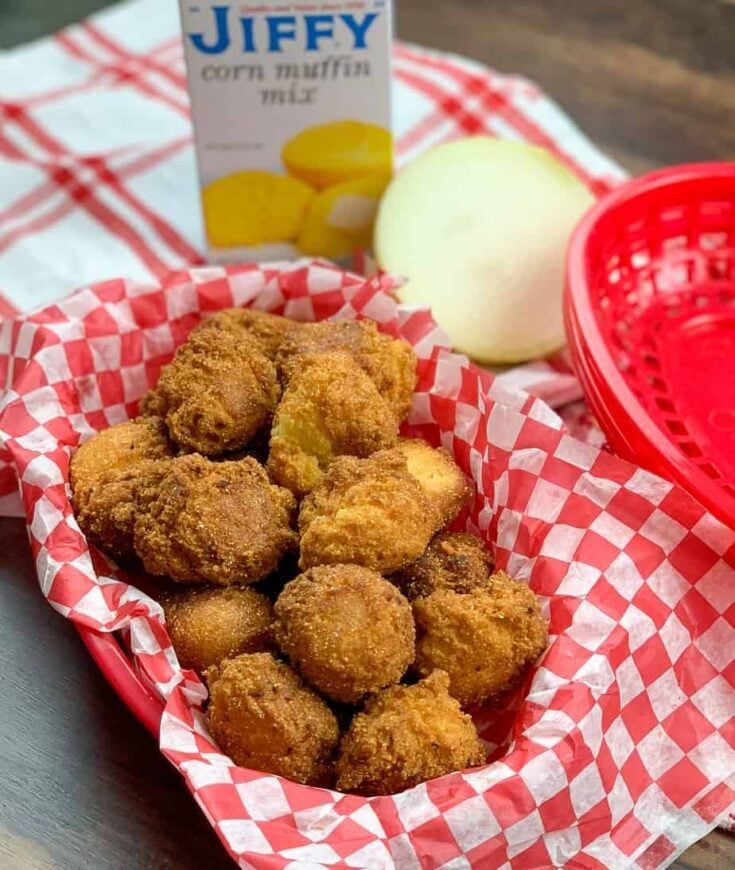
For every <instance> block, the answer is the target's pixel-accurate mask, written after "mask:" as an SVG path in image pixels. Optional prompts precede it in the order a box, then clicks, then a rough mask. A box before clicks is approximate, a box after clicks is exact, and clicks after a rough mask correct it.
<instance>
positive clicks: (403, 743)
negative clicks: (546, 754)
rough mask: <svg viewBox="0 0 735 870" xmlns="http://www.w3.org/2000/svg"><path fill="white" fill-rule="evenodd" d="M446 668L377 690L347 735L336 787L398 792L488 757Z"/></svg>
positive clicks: (362, 791) (366, 792) (361, 791)
mask: <svg viewBox="0 0 735 870" xmlns="http://www.w3.org/2000/svg"><path fill="white" fill-rule="evenodd" d="M448 684H449V680H448V678H447V675H446V674H444V673H442V672H441V671H434V673H433V674H432V675H431V676H430V677H427V678H426V679H424V680H421V682H419V683H416V685H414V686H392V687H391V688H389V689H385V691H383V692H381V693H380V694H378V695H375V696H374V697H373V698H371V699H370V700H369V701H368V703H367V704H366V705H365V711H364V712H363V713H358V714H357V715H356V716H355V718H354V719H353V720H352V724H351V725H350V727H349V729H348V730H347V732H346V733H345V735H344V737H343V738H342V743H341V745H340V754H339V756H338V758H337V764H336V771H337V788H338V789H339V790H340V791H349V792H354V793H356V794H361V795H379V794H394V793H395V792H399V791H403V790H404V789H408V788H413V786H415V785H418V784H419V783H420V782H425V781H426V780H427V779H434V778H435V777H437V776H443V775H444V774H445V773H451V772H452V771H454V770H461V769H463V768H465V767H471V766H472V765H475V764H481V763H482V762H483V761H484V760H485V751H484V749H483V747H482V744H481V742H480V740H479V738H478V736H477V731H476V729H475V725H474V723H473V721H472V719H471V718H470V717H469V716H468V715H467V714H466V713H463V712H462V711H461V710H460V707H459V704H458V703H457V701H456V700H455V699H454V698H452V697H451V696H450V695H449V693H448V692H447V686H448Z"/></svg>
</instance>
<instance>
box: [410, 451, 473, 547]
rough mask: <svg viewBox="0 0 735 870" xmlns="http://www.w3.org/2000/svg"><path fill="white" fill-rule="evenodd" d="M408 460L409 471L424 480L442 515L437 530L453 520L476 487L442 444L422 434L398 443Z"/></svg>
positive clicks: (422, 483) (434, 503) (431, 498)
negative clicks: (420, 436)
mask: <svg viewBox="0 0 735 870" xmlns="http://www.w3.org/2000/svg"><path fill="white" fill-rule="evenodd" d="M397 449H398V450H400V451H401V453H403V455H404V456H405V457H406V461H407V462H408V470H409V472H410V473H411V474H412V475H413V476H414V477H415V478H416V480H418V482H419V483H420V484H421V488H422V489H423V491H424V493H425V494H426V497H427V498H428V500H429V501H430V502H431V504H432V505H433V506H434V507H435V508H436V511H437V514H438V516H439V519H438V525H437V527H436V529H435V530H434V531H439V529H442V528H444V526H446V525H448V524H449V523H451V522H452V520H453V519H454V518H455V517H456V516H457V514H459V512H460V511H461V510H462V508H463V507H465V505H466V504H467V503H468V502H469V501H470V499H471V498H472V487H471V486H470V482H469V481H468V480H467V478H466V477H465V476H464V472H463V471H462V469H461V468H460V467H459V466H458V465H457V463H456V462H455V461H454V460H453V459H452V457H451V456H450V455H449V453H448V452H447V451H446V450H444V449H443V448H441V447H438V448H435V447H432V446H431V445H430V444H427V443H426V442H425V441H422V440H421V439H420V438H402V439H401V440H400V442H399V444H398V447H397Z"/></svg>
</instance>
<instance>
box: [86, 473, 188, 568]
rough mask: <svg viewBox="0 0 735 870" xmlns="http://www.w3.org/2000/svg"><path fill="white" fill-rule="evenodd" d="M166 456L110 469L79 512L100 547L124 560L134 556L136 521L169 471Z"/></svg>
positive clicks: (88, 534)
mask: <svg viewBox="0 0 735 870" xmlns="http://www.w3.org/2000/svg"><path fill="white" fill-rule="evenodd" d="M170 461H172V460H167V459H144V460H142V461H141V462H139V463H138V464H137V465H134V466H133V467H132V468H130V469H129V470H127V471H122V472H119V473H114V472H108V474H107V475H105V476H104V477H102V479H101V480H100V482H99V484H98V485H97V486H95V487H94V489H93V490H92V491H91V492H90V494H89V496H88V498H87V500H86V502H85V504H84V507H82V508H80V510H79V511H78V512H77V520H78V521H79V526H80V528H81V529H82V530H83V531H84V533H85V534H86V535H87V537H88V538H89V539H90V540H91V541H92V542H93V543H95V544H96V545H97V546H98V547H99V548H100V549H101V550H104V552H106V553H108V554H109V555H110V556H112V557H113V558H115V559H118V560H120V561H125V560H128V559H131V558H133V557H134V556H135V523H136V520H137V518H138V516H140V514H141V513H142V512H143V511H144V510H145V509H146V506H147V505H148V504H149V503H150V501H151V500H152V498H153V497H154V496H155V493H156V491H157V488H158V486H159V485H160V483H161V481H162V480H163V478H164V477H165V475H166V473H167V471H168V463H169V462H170Z"/></svg>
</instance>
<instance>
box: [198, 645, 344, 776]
mask: <svg viewBox="0 0 735 870" xmlns="http://www.w3.org/2000/svg"><path fill="white" fill-rule="evenodd" d="M206 677H207V683H208V684H209V696H210V703H209V709H208V712H207V718H208V722H209V729H210V731H211V733H212V737H214V739H215V741H216V742H217V744H218V745H219V747H220V748H221V749H222V751H223V752H225V753H226V754H227V755H229V756H230V758H232V760H233V761H234V762H235V764H238V765H240V766H241V767H249V768H251V769H252V770H261V771H264V772H265V773H275V774H277V775H278V776H285V777H287V778H288V779H292V780H294V781H295V782H300V783H304V784H305V785H326V784H328V781H329V777H330V774H331V758H332V755H333V753H334V751H335V749H336V747H337V743H338V741H339V727H338V725H337V720H336V718H335V716H334V713H332V711H331V710H330V709H329V707H328V706H327V705H326V703H325V702H324V701H323V700H322V699H321V698H320V697H319V696H318V695H317V694H316V692H314V691H312V690H311V689H310V688H309V687H308V686H306V685H304V683H303V681H302V680H301V678H300V677H299V676H298V674H296V673H295V672H294V671H292V670H291V668H289V666H288V665H285V664H283V662H279V661H277V660H276V659H275V658H273V656H272V655H271V654H270V653H253V654H247V653H245V654H244V655H240V656H237V658H234V659H225V661H223V662H222V664H220V665H215V666H214V667H211V668H209V669H208V670H207V673H206Z"/></svg>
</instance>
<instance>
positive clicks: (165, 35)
mask: <svg viewBox="0 0 735 870" xmlns="http://www.w3.org/2000/svg"><path fill="white" fill-rule="evenodd" d="M394 62H395V63H394V101H393V102H394V116H395V117H394V127H395V133H396V143H397V154H398V162H399V165H400V164H404V163H405V162H407V161H409V160H411V158H412V157H415V156H416V155H417V154H418V153H419V152H420V151H422V150H424V149H425V148H427V147H430V146H432V145H435V144H437V143H439V142H443V141H446V140H448V139H452V138H457V137H460V136H467V135H473V134H478V133H489V134H492V135H496V136H501V137H504V138H511V139H524V140H527V141H530V142H534V143H536V144H539V145H542V146H544V147H546V148H548V149H550V150H551V151H553V152H554V153H555V154H556V155H557V156H559V157H560V158H561V159H562V160H564V161H565V162H566V163H567V164H569V165H570V166H571V167H572V168H573V169H574V171H575V172H576V173H577V174H578V175H579V176H580V177H581V178H583V179H584V180H585V181H586V182H587V183H588V184H589V186H590V187H591V188H592V190H594V191H595V192H597V193H602V192H604V191H606V190H607V189H608V188H609V187H610V186H611V185H612V184H614V183H615V182H616V181H619V180H620V179H622V178H623V177H624V173H623V172H622V170H621V169H620V168H619V167H618V166H616V165H615V164H614V163H612V162H611V161H610V160H608V159H607V158H606V157H605V156H604V155H602V154H601V153H600V152H599V151H598V150H597V149H596V148H595V147H594V146H593V145H592V144H591V143H590V142H589V141H588V140H587V139H586V138H585V137H584V136H583V135H582V133H581V132H580V131H579V130H578V129H577V128H576V127H575V126H574V125H573V124H572V123H571V122H570V120H569V119H568V117H567V116H566V115H565V114H564V113H563V112H562V111H561V110H560V109H559V108H558V107H557V106H556V105H555V104H554V103H553V102H552V101H551V100H549V99H548V97H546V96H545V95H544V94H543V93H542V92H541V91H540V90H539V89H538V88H537V87H536V86H535V85H533V84H532V83H530V82H528V81H526V80H525V79H521V78H518V77H516V76H508V75H501V74H499V73H496V72H493V71H491V70H489V69H487V68H486V67H484V66H481V65H479V64H476V63H473V62H471V61H468V60H466V59H464V58H459V57H454V56H452V57H450V56H448V55H444V54H439V53H436V52H428V51H426V50H425V49H419V48H414V47H410V46H408V45H405V44H400V43H399V44H396V47H395V53H394ZM31 72H32V74H30V73H31ZM0 191H1V192H2V193H1V194H0V316H2V314H3V313H5V314H8V313H10V312H12V310H13V309H16V310H28V309H30V308H34V307H36V306H37V305H39V304H41V303H48V302H49V301H51V300H52V299H55V298H57V297H58V296H61V295H65V294H66V293H68V292H69V291H70V290H72V289H73V288H75V287H78V286H80V285H86V284H89V283H92V282H94V281H99V280H103V279H106V278H111V277H115V276H126V277H129V278H133V279H138V280H150V279H152V278H153V279H156V280H160V279H161V278H162V277H163V276H164V275H165V274H166V273H167V272H168V271H170V270H171V269H176V268H180V267H182V266H189V265H195V264H199V263H201V262H202V253H201V252H202V250H203V235H202V224H201V217H200V210H199V195H198V188H197V175H196V168H195V158H194V151H193V147H192V136H191V123H190V119H189V102H188V96H187V91H186V80H185V70H184V61H183V55H182V48H181V40H180V25H179V17H178V5H177V3H176V2H175V0H134V2H128V3H123V4H120V5H118V6H115V7H112V8H111V9H110V10H108V11H106V12H104V13H102V14H100V15H97V16H95V17H93V18H91V19H89V20H87V21H84V22H82V23H81V24H78V25H76V26H74V27H70V28H68V29H67V30H64V31H62V32H60V33H58V34H56V35H55V36H54V37H51V38H49V39H42V40H40V41H38V42H35V43H33V44H31V45H28V46H24V47H21V48H18V49H15V50H13V51H10V52H7V53H6V54H5V55H3V56H2V57H0ZM502 377H503V380H504V381H506V382H507V384H508V385H509V386H512V387H520V388H522V389H525V390H528V391H530V392H533V393H534V394H535V395H538V396H540V397H542V398H544V399H545V400H547V401H549V402H550V403H551V404H552V405H555V406H557V407H558V406H560V405H562V404H565V403H566V402H569V401H572V400H574V399H578V398H579V397H580V392H579V387H578V385H577V383H576V381H575V379H574V378H573V377H572V376H571V375H570V373H569V369H568V367H567V366H566V364H565V363H564V361H563V360H556V361H551V362H546V361H540V362H538V363H535V364H533V365H531V366H528V367H520V368H517V369H513V370H511V371H509V372H507V373H506V374H504V375H503V376H502ZM575 421H576V422H575ZM571 422H572V423H573V424H575V425H578V424H579V423H580V422H581V424H582V425H584V426H585V432H587V431H588V430H589V426H588V425H587V421H586V418H585V417H584V415H583V416H581V417H579V416H578V415H577V416H575V418H574V420H573V421H571Z"/></svg>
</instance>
